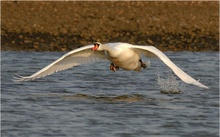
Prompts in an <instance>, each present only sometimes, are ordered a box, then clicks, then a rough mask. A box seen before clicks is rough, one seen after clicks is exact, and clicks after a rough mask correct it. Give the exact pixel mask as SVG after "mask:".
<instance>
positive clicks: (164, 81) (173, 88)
mask: <svg viewBox="0 0 220 137" xmlns="http://www.w3.org/2000/svg"><path fill="white" fill-rule="evenodd" d="M157 83H158V85H159V86H160V92H161V93H164V94H180V93H182V91H183V90H184V88H185V84H184V83H182V84H181V83H180V82H179V81H177V80H176V77H175V76H174V74H173V73H172V72H171V71H169V73H167V74H166V75H164V76H162V75H160V74H158V75H157Z"/></svg>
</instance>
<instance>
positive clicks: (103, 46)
mask: <svg viewBox="0 0 220 137" xmlns="http://www.w3.org/2000/svg"><path fill="white" fill-rule="evenodd" d="M102 50H105V51H107V52H109V53H111V52H113V51H114V49H113V48H111V47H109V46H107V45H102Z"/></svg>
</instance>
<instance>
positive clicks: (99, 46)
mask: <svg viewBox="0 0 220 137" xmlns="http://www.w3.org/2000/svg"><path fill="white" fill-rule="evenodd" d="M101 45H102V44H101V43H99V42H95V43H94V47H93V48H92V51H96V50H101Z"/></svg>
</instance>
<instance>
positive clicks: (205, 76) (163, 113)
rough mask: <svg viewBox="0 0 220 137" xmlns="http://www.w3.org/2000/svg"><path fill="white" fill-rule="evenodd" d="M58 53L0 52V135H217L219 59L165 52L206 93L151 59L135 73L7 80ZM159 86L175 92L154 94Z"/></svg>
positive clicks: (89, 69)
mask: <svg viewBox="0 0 220 137" xmlns="http://www.w3.org/2000/svg"><path fill="white" fill-rule="evenodd" d="M63 54H64V53H61V52H54V53H51V52H2V77H1V78H2V81H1V82H2V83H1V89H2V94H1V103H2V107H1V116H2V117H1V118H2V119H1V120H2V123H1V125H2V127H1V135H2V136H22V137H23V136H28V137H29V136H33V137H35V136H36V137H37V136H47V137H48V136H53V137H54V136H80V137H82V136H89V137H102V136H118V137H123V136H126V137H127V136H139V137H141V136H143V137H144V136H163V137H164V136H169V137H170V136H176V137H177V136H218V134H219V130H218V129H219V127H218V126H219V122H218V121H219V118H218V116H219V111H218V110H219V101H218V99H219V94H218V91H219V86H218V85H219V73H218V66H219V61H218V53H215V52H210V53H209V52H206V53H192V52H176V53H166V54H167V55H168V56H169V57H170V58H171V60H173V61H174V62H175V63H176V64H177V65H178V66H179V67H180V68H182V69H183V70H184V71H186V72H187V73H188V74H189V75H191V76H192V77H194V78H195V79H200V81H201V82H202V83H204V84H205V85H207V86H209V87H210V89H208V90H207V89H202V88H199V87H196V86H192V85H187V84H183V82H181V81H180V80H179V79H178V78H176V77H173V76H174V75H173V73H170V71H169V69H167V67H166V66H165V65H164V64H163V63H162V62H161V61H159V60H156V59H151V67H150V68H147V69H144V70H142V71H141V72H134V71H123V70H120V71H117V72H115V73H113V72H111V71H109V63H95V64H89V65H84V66H78V67H75V68H73V69H70V70H67V71H63V72H60V73H56V74H54V75H51V76H48V77H45V78H42V79H38V80H35V81H31V82H21V83H14V82H12V75H14V74H15V73H18V74H21V75H30V74H32V73H34V72H36V71H37V70H39V69H41V68H42V67H44V66H46V65H47V64H49V63H51V62H52V61H54V60H55V59H57V58H58V57H60V56H61V55H63ZM157 76H159V77H157ZM157 78H158V79H157ZM167 82H169V83H167ZM158 83H159V84H158ZM170 83H171V84H170ZM182 85H184V86H183V87H182ZM166 88H168V90H166V91H179V89H180V91H181V94H161V90H160V89H166Z"/></svg>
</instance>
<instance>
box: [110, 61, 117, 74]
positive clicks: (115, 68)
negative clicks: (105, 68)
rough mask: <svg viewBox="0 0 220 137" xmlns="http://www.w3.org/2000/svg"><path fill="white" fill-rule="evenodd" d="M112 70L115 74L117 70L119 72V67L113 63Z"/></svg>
mask: <svg viewBox="0 0 220 137" xmlns="http://www.w3.org/2000/svg"><path fill="white" fill-rule="evenodd" d="M109 68H110V70H111V71H113V72H115V71H116V70H119V67H118V66H115V64H113V63H111V65H110V67H109Z"/></svg>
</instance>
